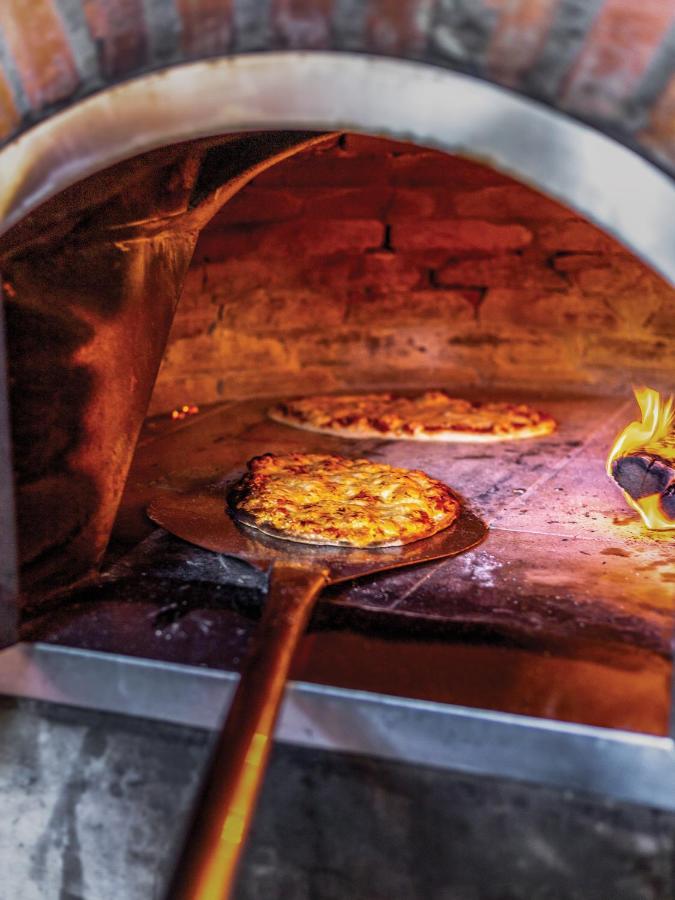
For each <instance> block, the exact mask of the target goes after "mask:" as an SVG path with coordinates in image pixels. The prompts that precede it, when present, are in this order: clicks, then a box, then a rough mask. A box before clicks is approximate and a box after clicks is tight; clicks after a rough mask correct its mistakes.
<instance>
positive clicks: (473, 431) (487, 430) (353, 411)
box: [268, 390, 556, 441]
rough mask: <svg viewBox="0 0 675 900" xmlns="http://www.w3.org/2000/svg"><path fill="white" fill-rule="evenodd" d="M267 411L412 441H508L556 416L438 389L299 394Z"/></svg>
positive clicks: (289, 419)
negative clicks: (413, 392)
mask: <svg viewBox="0 0 675 900" xmlns="http://www.w3.org/2000/svg"><path fill="white" fill-rule="evenodd" d="M268 415H269V416H270V418H272V419H274V420H275V421H277V422H283V423H284V424H285V425H292V426H294V427H295V428H303V429H305V430H307V431H318V432H321V433H322V434H336V435H341V436H342V437H349V438H374V437H379V438H382V437H385V438H386V437H389V438H392V439H395V440H413V441H510V440H518V439H521V438H532V437H540V436H541V435H545V434H550V433H551V432H552V431H554V430H555V428H556V422H555V419H553V418H552V417H551V416H549V415H547V414H546V413H543V412H539V411H538V410H536V409H533V408H532V407H531V406H528V405H527V404H524V403H498V402H489V401H470V400H463V399H462V398H460V397H452V396H450V395H449V394H448V393H446V392H445V391H440V390H436V391H425V392H424V393H422V394H417V395H415V396H402V395H400V394H392V393H373V394H340V395H335V396H330V395H324V396H321V395H318V396H313V397H301V398H299V399H297V400H286V401H284V402H283V403H277V405H276V406H273V407H272V408H271V409H270V410H269V411H268Z"/></svg>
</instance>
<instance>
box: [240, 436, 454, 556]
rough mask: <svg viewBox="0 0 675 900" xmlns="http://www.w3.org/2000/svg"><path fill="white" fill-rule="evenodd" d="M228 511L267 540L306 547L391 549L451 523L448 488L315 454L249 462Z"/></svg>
mask: <svg viewBox="0 0 675 900" xmlns="http://www.w3.org/2000/svg"><path fill="white" fill-rule="evenodd" d="M230 505H231V507H232V509H233V513H234V515H235V517H236V518H237V519H239V521H241V522H243V523H244V524H246V525H252V526H253V527H255V528H258V529H259V530H260V531H262V532H264V533H265V534H269V535H272V536H273V537H279V538H284V539H285V540H289V541H300V542H302V543H309V544H328V545H336V546H346V547H396V546H399V545H401V544H408V543H411V542H412V541H417V540H420V539H422V538H426V537H430V536H431V535H432V534H436V532H437V531H441V530H442V529H443V528H447V527H448V526H449V525H451V524H452V523H453V522H454V521H455V519H456V518H457V516H458V514H459V509H460V504H459V501H458V500H457V499H456V497H455V496H454V494H453V493H452V491H451V490H450V488H448V487H446V485H444V484H442V483H441V482H440V481H437V480H436V479H435V478H431V477H429V475H426V474H425V473H424V472H420V471H418V470H416V469H399V468H395V467H394V466H388V465H385V464H382V463H375V462H371V461H370V460H368V459H347V458H346V457H343V456H330V455H324V454H316V453H289V454H284V455H276V454H273V453H267V454H265V455H264V456H256V457H254V458H253V459H251V460H250V461H249V463H248V471H247V473H246V475H244V477H243V478H242V479H241V481H240V482H239V483H238V484H237V485H236V486H235V487H234V489H233V491H232V493H231V495H230Z"/></svg>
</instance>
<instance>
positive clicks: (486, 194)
mask: <svg viewBox="0 0 675 900" xmlns="http://www.w3.org/2000/svg"><path fill="white" fill-rule="evenodd" d="M455 207H456V209H457V212H458V214H459V215H461V216H472V217H476V218H486V219H492V220H494V221H505V222H512V221H517V220H518V219H542V220H547V219H569V217H570V215H571V214H570V211H569V210H568V209H566V208H565V207H564V206H561V205H560V204H559V203H555V202H554V201H553V200H549V198H548V197H544V196H543V195H542V194H539V193H537V191H533V190H531V189H530V188H528V187H525V186H524V185H521V184H507V185H502V186H500V187H487V188H482V189H481V190H478V191H471V192H470V193H462V194H457V196H456V197H455Z"/></svg>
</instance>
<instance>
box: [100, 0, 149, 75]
mask: <svg viewBox="0 0 675 900" xmlns="http://www.w3.org/2000/svg"><path fill="white" fill-rule="evenodd" d="M84 12H85V15H86V17H87V24H88V26H89V31H90V32H91V36H92V38H93V39H94V41H95V42H96V46H97V47H98V52H99V63H100V66H101V69H102V70H103V73H104V74H105V75H107V76H108V77H109V78H114V77H115V76H119V75H124V74H125V73H126V72H129V71H131V70H132V69H135V68H136V67H137V66H140V65H142V64H143V62H144V61H145V59H146V58H147V54H148V39H147V34H146V26H145V20H144V16H143V3H142V0H87V2H86V3H85V4H84Z"/></svg>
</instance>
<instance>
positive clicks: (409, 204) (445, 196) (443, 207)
mask: <svg viewBox="0 0 675 900" xmlns="http://www.w3.org/2000/svg"><path fill="white" fill-rule="evenodd" d="M439 195H442V197H441V196H439ZM390 196H391V200H390V204H389V209H388V210H387V221H388V222H401V221H405V220H406V219H415V220H418V219H429V218H431V217H432V216H434V215H436V214H437V213H438V212H439V206H440V213H441V215H443V214H444V213H445V214H446V215H447V213H452V212H454V203H453V201H452V194H451V192H449V191H443V190H438V189H436V190H431V189H429V188H416V189H415V188H397V189H396V190H395V191H393V192H392V193H391V195H390Z"/></svg>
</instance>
